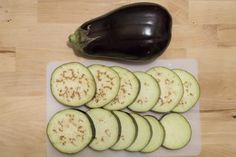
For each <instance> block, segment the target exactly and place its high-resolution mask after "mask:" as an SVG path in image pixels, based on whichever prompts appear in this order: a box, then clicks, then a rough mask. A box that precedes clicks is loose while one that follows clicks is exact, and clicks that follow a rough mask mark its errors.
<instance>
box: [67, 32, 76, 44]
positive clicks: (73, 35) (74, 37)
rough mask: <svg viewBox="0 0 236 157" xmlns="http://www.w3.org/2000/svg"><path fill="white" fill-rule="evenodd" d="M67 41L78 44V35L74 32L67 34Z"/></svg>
mask: <svg viewBox="0 0 236 157" xmlns="http://www.w3.org/2000/svg"><path fill="white" fill-rule="evenodd" d="M69 42H70V43H72V44H78V37H77V36H76V35H75V34H71V35H70V36H69Z"/></svg>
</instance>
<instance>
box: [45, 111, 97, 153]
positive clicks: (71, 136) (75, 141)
mask: <svg viewBox="0 0 236 157" xmlns="http://www.w3.org/2000/svg"><path fill="white" fill-rule="evenodd" d="M47 135H48V139H49V141H50V142H51V144H52V145H53V146H54V147H55V148H56V149H57V150H58V151H60V152H62V153H67V154H74V153H77V152H79V151H81V150H82V149H84V148H85V147H86V146H87V145H88V144H89V143H90V142H91V140H92V139H93V138H94V135H95V130H94V126H93V124H92V123H91V119H90V118H89V117H88V116H87V115H86V113H83V112H82V111H78V110H73V109H66V110H62V111H59V112H57V113H56V114H55V115H54V116H53V117H52V118H51V119H50V121H49V123H48V126H47Z"/></svg>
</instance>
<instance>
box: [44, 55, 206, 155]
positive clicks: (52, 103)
mask: <svg viewBox="0 0 236 157" xmlns="http://www.w3.org/2000/svg"><path fill="white" fill-rule="evenodd" d="M79 61H80V63H82V64H84V65H91V64H104V65H107V66H114V65H117V66H121V67H125V68H127V69H129V70H131V71H146V70H148V69H149V68H151V67H154V66H165V67H168V68H171V69H173V68H181V69H185V70H187V71H188V72H190V73H192V74H193V75H194V76H195V77H196V78H197V74H198V65H197V62H196V61H195V60H193V59H171V60H170V59H168V60H158V59H157V60H155V61H153V62H151V63H148V64H125V63H117V62H111V61H104V60H88V59H83V58H81V59H79ZM67 62H70V61H65V62H50V63H49V64H48V66H47V89H46V90H47V121H48V120H49V119H50V118H51V117H52V115H53V114H55V113H56V112H57V111H59V110H62V109H66V108H68V107H66V106H63V105H61V104H60V103H58V102H57V101H56V100H55V99H54V97H53V96H52V95H51V92H50V77H51V74H52V72H53V70H54V69H55V68H56V67H58V66H59V65H61V64H63V63H67ZM78 108H79V109H81V110H87V108H85V107H78ZM148 114H150V115H153V116H156V117H157V118H160V117H161V116H162V114H159V113H153V112H146V113H144V115H148ZM183 115H184V116H185V117H186V118H187V119H188V120H189V122H190V124H191V127H192V130H193V132H192V139H191V141H190V143H189V144H188V145H187V146H186V147H185V148H183V149H180V150H167V149H165V148H160V149H158V150H157V151H155V152H153V153H148V154H144V153H139V152H135V153H134V152H127V151H112V150H106V151H103V152H97V151H94V150H92V149H90V148H89V147H87V148H86V149H84V150H83V151H81V152H79V153H77V154H74V155H66V154H62V153H60V152H58V151H57V150H56V149H54V148H53V147H52V146H51V144H50V142H49V141H48V140H47V157H95V156H96V157H157V156H197V155H199V154H200V151H201V134H200V132H201V129H200V114H199V103H197V104H196V106H195V107H194V108H192V109H191V110H190V111H188V112H187V113H184V114H183Z"/></svg>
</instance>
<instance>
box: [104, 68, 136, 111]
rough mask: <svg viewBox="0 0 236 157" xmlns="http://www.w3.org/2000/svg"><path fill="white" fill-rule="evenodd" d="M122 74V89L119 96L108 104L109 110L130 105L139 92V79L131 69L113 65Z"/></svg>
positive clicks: (106, 107)
mask: <svg viewBox="0 0 236 157" xmlns="http://www.w3.org/2000/svg"><path fill="white" fill-rule="evenodd" d="M112 69H113V70H115V71H116V72H117V73H118V74H119V76H120V89H119V92H118V94H117V96H116V97H115V98H114V99H113V100H112V101H111V102H110V103H109V104H107V105H106V106H104V108H105V109H107V110H121V109H123V108H125V107H127V106H128V105H130V104H131V103H132V102H133V101H134V100H135V98H136V97H137V95H138V93H139V81H138V79H137V77H136V76H135V75H134V74H133V73H132V72H130V71H129V70H127V69H125V68H121V67H112Z"/></svg>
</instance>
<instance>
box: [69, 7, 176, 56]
mask: <svg viewBox="0 0 236 157" xmlns="http://www.w3.org/2000/svg"><path fill="white" fill-rule="evenodd" d="M171 28H172V18H171V15H170V14H169V13H168V11H167V10H166V9H165V8H164V7H162V6H160V5H158V4H155V3H134V4H130V5H126V6H123V7H121V8H118V9H116V10H114V11H112V12H109V13H107V14H105V15H103V16H100V17H97V18H95V19H93V20H90V21H88V22H85V23H84V24H82V25H81V26H80V27H79V28H78V29H77V30H76V31H75V33H74V34H71V35H70V36H69V42H70V43H71V44H72V46H73V48H74V50H75V52H78V53H79V54H81V55H82V56H92V57H105V58H115V59H121V60H128V61H150V60H153V59H155V58H156V57H158V56H160V55H161V54H162V53H163V52H164V50H165V49H166V48H167V46H168V45H169V42H170V40H171Z"/></svg>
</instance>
